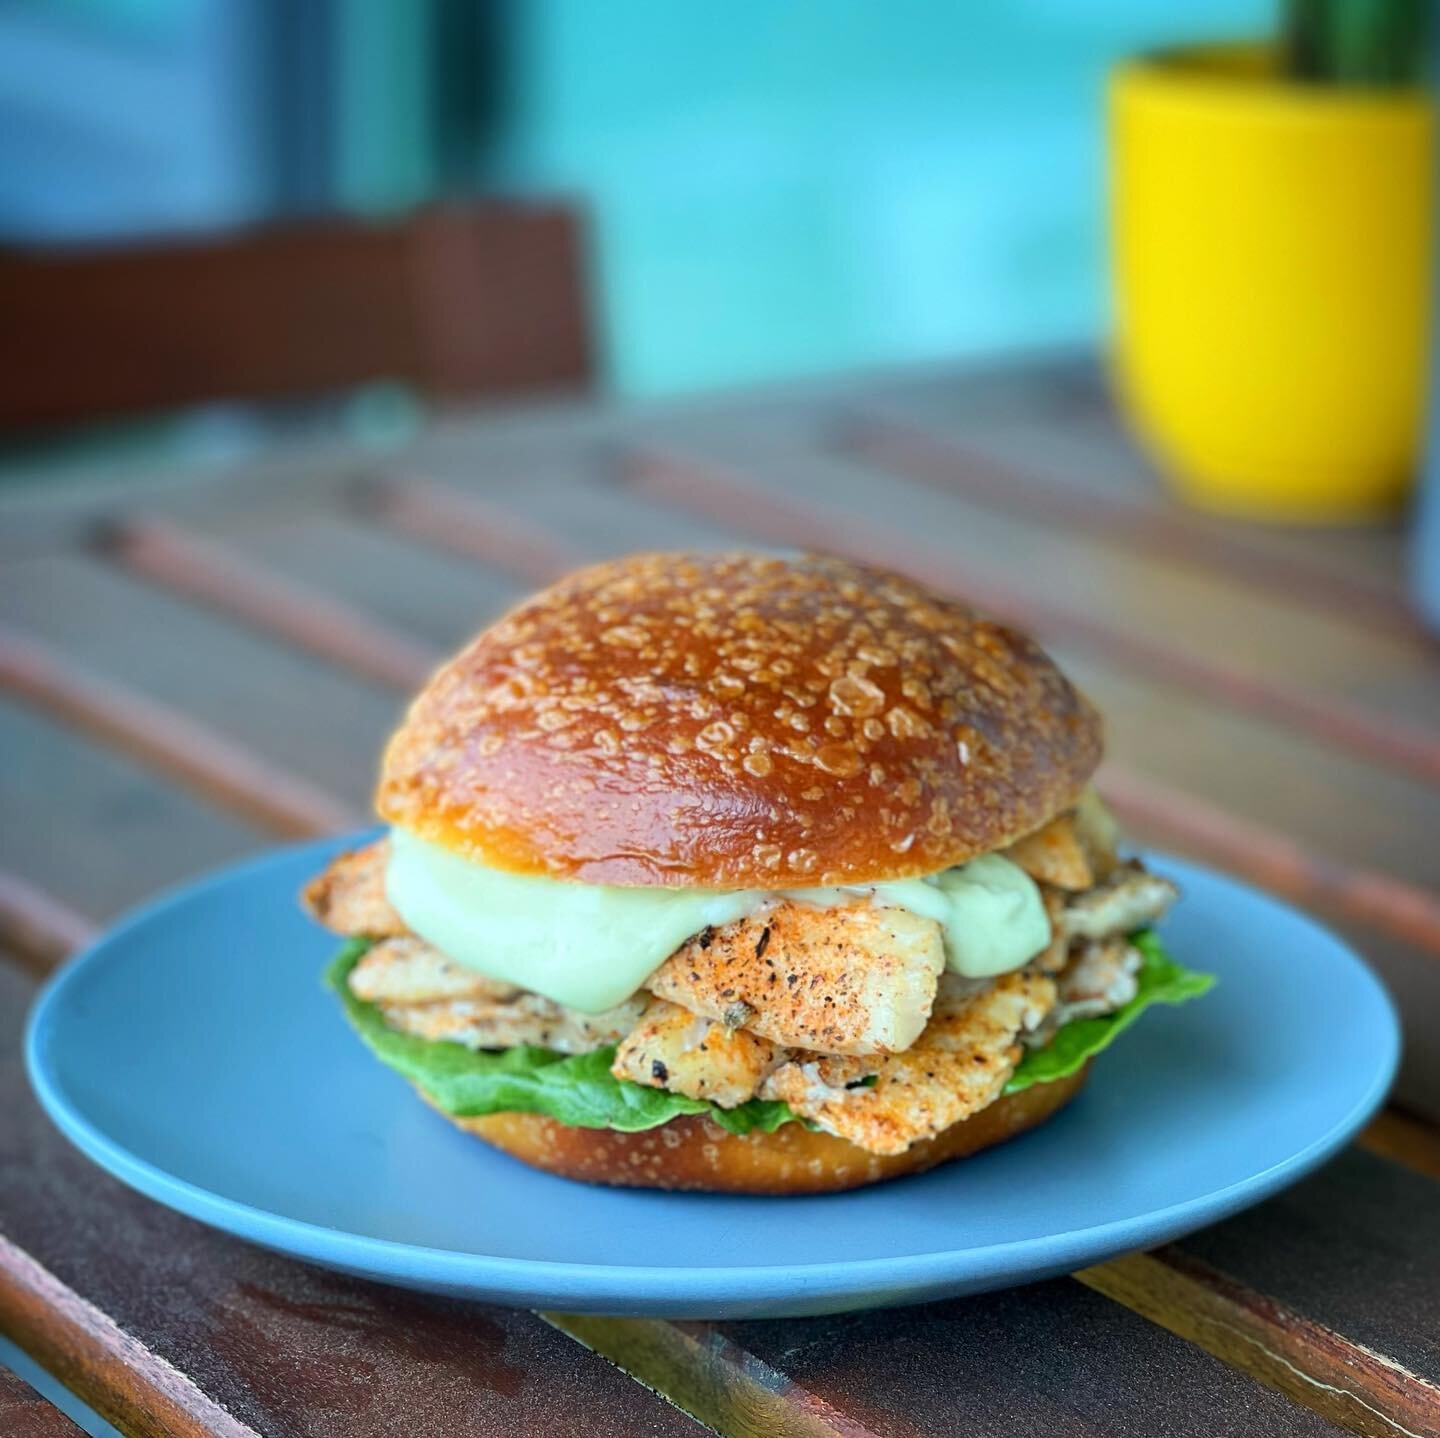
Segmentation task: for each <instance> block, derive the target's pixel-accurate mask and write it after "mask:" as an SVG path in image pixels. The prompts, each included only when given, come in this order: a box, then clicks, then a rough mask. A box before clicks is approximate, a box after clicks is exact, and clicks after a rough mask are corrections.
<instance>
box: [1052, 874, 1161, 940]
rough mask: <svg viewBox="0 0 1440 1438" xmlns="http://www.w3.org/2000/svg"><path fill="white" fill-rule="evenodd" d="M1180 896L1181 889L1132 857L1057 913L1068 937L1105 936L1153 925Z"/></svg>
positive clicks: (1102, 937) (1109, 936) (1093, 937)
mask: <svg viewBox="0 0 1440 1438" xmlns="http://www.w3.org/2000/svg"><path fill="white" fill-rule="evenodd" d="M1179 897H1180V890H1179V889H1177V888H1176V887H1175V885H1174V884H1172V883H1171V882H1170V880H1169V879H1162V878H1161V877H1160V876H1159V875H1158V874H1152V873H1150V872H1149V871H1148V870H1146V869H1145V868H1144V866H1143V865H1141V864H1139V863H1137V862H1136V861H1135V860H1131V861H1130V862H1129V863H1128V864H1122V865H1120V867H1119V868H1117V869H1116V870H1115V872H1114V873H1113V874H1112V875H1111V876H1110V878H1109V879H1108V880H1107V881H1106V882H1105V883H1103V884H1101V885H1100V886H1099V887H1098V888H1094V889H1091V890H1090V891H1089V893H1085V894H1079V895H1077V896H1076V897H1075V898H1073V899H1071V900H1069V901H1068V902H1067V903H1066V905H1065V909H1064V911H1063V913H1062V914H1061V916H1060V927H1061V931H1062V932H1063V933H1064V934H1065V935H1066V937H1067V938H1071V939H1108V938H1111V937H1113V936H1114V935H1117V934H1128V933H1132V932H1133V931H1134V930H1136V929H1139V928H1143V927H1144V926H1145V925H1146V924H1153V923H1154V922H1155V921H1156V920H1157V919H1159V918H1160V917H1161V916H1162V915H1163V914H1164V913H1165V912H1166V910H1168V909H1169V907H1170V905H1171V904H1173V903H1174V902H1175V900H1176V899H1178V898H1179Z"/></svg>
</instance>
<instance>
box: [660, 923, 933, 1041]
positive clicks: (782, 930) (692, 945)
mask: <svg viewBox="0 0 1440 1438" xmlns="http://www.w3.org/2000/svg"><path fill="white" fill-rule="evenodd" d="M944 966H945V951H944V947H943V945H942V943H941V937H940V926H939V925H938V924H937V923H936V922H935V921H934V920H933V919H925V918H921V917H920V916H919V915H918V914H912V913H910V912H908V911H907V910H905V909H895V908H885V907H882V906H880V905H875V904H871V903H869V902H858V903H853V904H846V905H844V906H842V907H840V908H834V909H821V908H816V907H815V906H814V905H811V904H804V903H797V902H794V901H792V900H785V901H784V902H781V903H777V904H774V905H771V906H769V907H767V908H765V909H763V910H762V911H760V912H759V913H756V914H752V915H751V916H750V917H749V918H746V919H740V920H738V921H737V922H735V923H733V924H726V925H725V926H724V927H723V928H719V929H707V930H706V931H705V932H704V933H701V934H698V935H697V936H696V937H695V938H693V939H691V940H690V941H689V943H687V944H685V945H684V946H682V947H681V948H680V949H678V950H677V951H676V952H675V953H674V954H673V955H672V956H671V957H670V958H668V959H667V960H666V961H665V962H664V963H663V964H662V965H661V966H660V968H658V969H657V970H656V971H655V973H653V974H652V975H651V976H650V978H649V979H648V980H647V982H646V987H647V988H648V989H649V990H650V992H651V993H653V994H655V995H657V996H658V997H660V998H664V999H669V1000H670V1001H671V1002H672V1003H677V1004H679V1005H680V1006H681V1007H682V1008H687V1009H689V1010H690V1011H691V1012H692V1013H697V1014H703V1015H704V1016H705V1017H706V1018H712V1019H720V1020H721V1021H722V1022H724V1023H725V1024H727V1025H728V1026H729V1027H730V1028H745V1029H749V1030H750V1031H751V1032H753V1033H756V1034H759V1035H760V1036H761V1037H762V1038H767V1039H770V1040H772V1041H773V1042H774V1043H777V1044H782V1045H784V1046H786V1047H787V1048H803V1049H817V1050H819V1051H820V1052H822V1053H842V1054H845V1053H848V1054H865V1053H888V1052H894V1051H897V1050H900V1049H905V1048H909V1046H910V1045H911V1044H913V1043H914V1042H915V1040H916V1039H917V1038H919V1036H920V1032H921V1030H922V1029H923V1028H924V1027H925V1024H926V1021H927V1020H928V1019H929V1017H930V1008H931V1005H932V1004H933V1003H934V1000H935V985H936V980H937V979H938V978H939V975H940V971H941V970H942V969H943V968H944Z"/></svg>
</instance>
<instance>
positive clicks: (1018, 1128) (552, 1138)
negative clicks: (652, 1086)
mask: <svg viewBox="0 0 1440 1438" xmlns="http://www.w3.org/2000/svg"><path fill="white" fill-rule="evenodd" d="M1088 1072H1089V1065H1088V1064H1087V1065H1086V1066H1085V1067H1084V1068H1082V1069H1080V1070H1079V1071H1078V1072H1077V1073H1074V1074H1071V1075H1070V1076H1069V1077H1068V1078H1062V1079H1055V1080H1054V1081H1053V1082H1051V1083H1037V1084H1032V1085H1031V1086H1030V1087H1029V1088H1027V1089H1022V1090H1021V1091H1020V1092H1019V1093H1015V1094H1006V1095H1004V1096H1003V1097H1001V1098H999V1099H997V1100H996V1101H995V1102H994V1103H992V1104H991V1105H990V1106H989V1108H983V1109H981V1110H980V1112H979V1113H977V1114H974V1115H973V1116H972V1117H970V1118H967V1119H964V1120H963V1121H961V1122H960V1123H957V1124H952V1125H951V1127H949V1128H947V1129H946V1130H945V1131H944V1132H943V1133H940V1134H937V1135H936V1136H935V1137H934V1138H931V1139H926V1140H924V1141H923V1142H922V1143H917V1144H914V1145H913V1146H912V1147H910V1148H909V1149H907V1150H906V1151H905V1152H904V1153H897V1154H889V1155H881V1154H874V1153H867V1152H866V1151H865V1150H864V1149H863V1148H857V1147H856V1146H855V1145H854V1144H853V1143H849V1142H848V1141H847V1140H845V1139H843V1138H835V1137H834V1136H833V1135H831V1134H828V1133H816V1132H814V1131H813V1130H811V1129H808V1128H806V1127H805V1126H804V1125H803V1124H799V1123H787V1124H785V1125H784V1126H783V1127H781V1128H778V1129H776V1130H775V1132H774V1133H758V1132H756V1133H747V1134H734V1133H729V1132H727V1131H726V1130H725V1129H723V1128H720V1127H719V1126H718V1125H717V1124H714V1123H711V1121H710V1120H709V1119H708V1118H705V1117H704V1116H703V1115H693V1116H687V1117H685V1118H674V1119H671V1120H670V1122H669V1123H665V1124H661V1125H660V1126H659V1127H658V1128H649V1129H645V1130H643V1131H642V1132H640V1133H618V1132H616V1130H614V1129H608V1128H572V1127H571V1126H570V1125H568V1124H563V1123H560V1122H558V1121H557V1120H555V1119H553V1118H546V1117H545V1116H544V1115H543V1114H535V1113H497V1114H491V1115H489V1116H488V1117H486V1118H456V1117H455V1116H454V1115H453V1114H446V1115H445V1117H446V1118H448V1119H449V1120H450V1121H451V1122H452V1123H454V1124H458V1125H459V1126H460V1127H461V1128H463V1129H464V1130H465V1131H466V1132H467V1133H472V1134H474V1135H475V1137H476V1138H482V1139H484V1140H485V1142H486V1143H489V1144H493V1145H494V1146H495V1147H496V1148H498V1149H501V1150H502V1151H503V1152H505V1153H508V1154H511V1155H512V1156H513V1157H515V1158H518V1159H520V1160H521V1161H522V1162H523V1163H528V1164H530V1165H532V1166H533V1167H535V1168H543V1169H545V1170H546V1171H547V1172H549V1173H558V1174H560V1175H562V1176H563V1177H565V1178H578V1179H583V1180H584V1181H585V1182H587V1183H608V1184H618V1185H620V1186H622V1187H625V1188H669V1189H685V1190H689V1191H692V1192H706V1193H835V1192H838V1191H839V1190H841V1189H845V1188H859V1187H861V1186H862V1185H864V1184H867V1183H880V1182H882V1181H883V1180H885V1179H887V1178H901V1177H903V1176H904V1175H905V1174H907V1173H923V1172H924V1171H925V1170H926V1169H927V1168H934V1167H935V1166H936V1165H937V1164H941V1163H949V1161H950V1160H951V1159H953V1158H964V1157H965V1156H966V1155H967V1154H972V1153H976V1152H978V1151H979V1150H980V1149H982V1148H990V1147H991V1146H992V1145H994V1144H997V1143H1004V1141H1005V1140H1006V1139H1007V1138H1013V1137H1014V1136H1015V1135H1016V1134H1018V1133H1024V1132H1025V1130H1026V1129H1028V1128H1034V1127H1035V1125H1036V1124H1040V1123H1044V1121H1045V1120H1046V1119H1047V1118H1049V1117H1050V1115H1051V1114H1053V1113H1055V1112H1056V1111H1057V1110H1058V1109H1060V1108H1063V1107H1064V1105H1065V1104H1066V1103H1068V1102H1069V1101H1070V1099H1072V1098H1073V1097H1074V1096H1075V1095H1076V1094H1077V1093H1078V1092H1079V1091H1080V1086H1081V1084H1083V1083H1084V1082H1085V1076H1086V1074H1087V1073H1088ZM421 1097H424V1095H423V1094H422V1095H421Z"/></svg>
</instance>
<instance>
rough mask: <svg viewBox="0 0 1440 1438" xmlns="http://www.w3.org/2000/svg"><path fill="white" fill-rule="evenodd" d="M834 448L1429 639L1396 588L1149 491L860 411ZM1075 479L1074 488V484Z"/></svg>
mask: <svg viewBox="0 0 1440 1438" xmlns="http://www.w3.org/2000/svg"><path fill="white" fill-rule="evenodd" d="M836 428H837V448H838V449H839V450H840V451H841V452H842V453H844V452H849V453H853V454H855V455H857V456H860V457H862V458H864V459H865V460H866V461H867V462H869V463H872V464H878V465H881V466H882V467H885V468H888V469H890V470H893V471H894V472H895V473H897V474H902V475H904V476H905V477H906V478H908V479H912V480H915V481H918V482H919V483H922V484H927V485H931V486H934V487H938V488H940V489H942V490H944V491H945V492H947V493H955V494H960V495H963V496H964V497H965V498H966V499H969V500H972V501H975V502H978V503H982V504H986V505H991V506H994V507H996V508H999V509H1004V510H1008V511H1013V512H1015V513H1018V514H1022V515H1026V516H1029V517H1032V518H1034V519H1037V520H1038V521H1040V522H1043V523H1044V524H1046V525H1047V526H1050V527H1063V528H1072V527H1073V528H1077V529H1080V530H1083V531H1086V532H1089V533H1093V534H1096V535H1099V536H1100V537H1102V538H1104V539H1105V540H1107V541H1110V542H1113V541H1116V540H1118V541H1120V542H1123V543H1126V544H1130V545H1134V546H1138V547H1142V548H1144V549H1147V550H1150V551H1153V552H1158V553H1164V554H1166V555H1168V556H1170V557H1172V558H1174V559H1177V560H1180V561H1183V562H1186V563H1191V564H1197V565H1199V566H1202V567H1204V568H1207V569H1213V570H1217V571H1220V572H1222V573H1225V574H1229V575H1231V576H1233V577H1234V578H1236V579H1237V580H1240V581H1242V582H1244V583H1245V584H1248V585H1254V586H1257V587H1259V588H1264V589H1273V590H1275V591H1276V592H1278V593H1281V594H1284V595H1287V596H1300V597H1303V598H1304V599H1305V600H1307V601H1308V602H1312V603H1314V604H1317V605H1320V606H1323V607H1325V608H1327V609H1331V610H1333V611H1334V612H1336V613H1344V614H1345V615H1346V616H1347V617H1350V618H1355V617H1357V616H1358V617H1360V618H1362V619H1364V621H1365V622H1367V623H1370V624H1373V625H1375V626H1377V627H1380V628H1383V629H1386V630H1390V631H1392V632H1396V633H1401V634H1405V635H1409V636H1413V637H1416V638H1421V639H1423V638H1425V635H1424V632H1423V631H1422V630H1421V629H1420V626H1419V624H1418V621H1417V620H1416V618H1415V615H1414V613H1413V612H1412V611H1411V609H1410V608H1409V606H1408V604H1407V603H1406V600H1405V597H1404V595H1403V593H1402V592H1401V589H1400V587H1399V586H1398V585H1396V584H1394V583H1393V582H1392V583H1388V584H1381V583H1376V582H1373V581H1371V580H1367V579H1365V578H1362V577H1361V576H1359V575H1356V574H1347V573H1344V572H1341V573H1339V574H1337V573H1336V571H1335V568H1334V566H1327V565H1321V564H1317V563H1315V562H1313V561H1311V560H1309V559H1306V558H1302V557H1300V556H1299V555H1297V554H1296V553H1294V552H1293V551H1285V550H1282V549H1279V548H1277V547H1276V546H1275V545H1273V544H1267V543H1265V540H1264V531H1263V530H1261V529H1256V528H1246V527H1242V526H1238V525H1235V524H1229V525H1225V524H1222V523H1219V522H1217V521H1213V520H1210V519H1209V518H1208V517H1207V516H1204V515H1200V514H1197V513H1195V512H1193V511H1187V510H1184V509H1182V508H1180V507H1179V506H1176V505H1168V504H1166V503H1164V502H1163V499H1162V496H1161V495H1160V494H1159V492H1158V491H1156V490H1154V489H1153V488H1152V489H1151V490H1149V491H1148V493H1145V494H1143V495H1137V494H1135V493H1130V494H1126V495H1124V496H1121V495H1119V494H1117V493H1116V492H1115V491H1114V490H1109V491H1108V492H1107V491H1105V490H1102V489H1100V488H1099V487H1097V486H1096V485H1094V484H1086V483H1084V482H1083V478H1084V471H1083V470H1079V469H1071V470H1069V471H1068V472H1067V475H1066V478H1065V479H1064V480H1059V479H1054V478H1049V477H1047V476H1045V475H1043V474H1040V473H1037V472H1036V471H1035V470H1034V469H1032V468H1029V467H1026V466H1022V465H1019V464H1015V463H1005V462H1003V461H1000V460H997V459H995V458H993V457H992V456H989V455H987V454H985V453H984V452H983V451H981V450H979V449H977V448H976V447H974V446H973V444H972V445H965V444H963V443H957V442H955V441H954V440H951V439H947V438H943V437H939V436H937V435H936V434H935V433H934V432H933V430H929V431H927V430H926V429H924V428H921V427H920V426H919V425H917V424H914V423H907V422H905V421H903V420H897V419H893V418H886V417H884V416H878V417H867V416H866V415H865V414H864V412H863V409H862V411H861V412H858V413H856V414H855V415H853V416H850V417H847V419H846V420H844V421H842V422H841V423H840V424H839V425H838V426H837V427H836ZM1077 481H1078V482H1077Z"/></svg>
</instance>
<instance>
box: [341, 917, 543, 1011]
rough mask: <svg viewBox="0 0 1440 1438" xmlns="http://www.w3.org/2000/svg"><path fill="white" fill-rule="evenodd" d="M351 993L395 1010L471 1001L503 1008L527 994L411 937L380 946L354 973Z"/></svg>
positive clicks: (351, 973)
mask: <svg viewBox="0 0 1440 1438" xmlns="http://www.w3.org/2000/svg"><path fill="white" fill-rule="evenodd" d="M350 991H351V993H353V994H354V995H355V996H356V997H357V998H362V999H366V1000H368V1001H369V1002H371V1003H392V1004H428V1003H434V1002H436V1001H437V1000H440V999H467V998H468V999H490V1000H493V1001H495V1002H504V1001H506V1000H509V999H512V998H514V997H515V996H516V995H517V994H520V993H522V992H524V991H523V990H522V989H520V988H519V987H517V986H516V985H515V984H507V983H504V982H502V981H501V980H499V979H487V978H486V977H485V975H484V974H477V973H476V972H475V970H474V969H467V968H465V967H464V966H463V965H461V964H457V963H455V962H454V961H453V960H451V959H447V958H446V957H445V955H444V954H442V953H441V952H440V950H439V949H435V948H431V946H430V945H429V944H427V943H426V942H425V941H424V940H423V939H417V938H414V937H412V936H410V935H408V934H407V935H406V936H405V937H404V938H400V939H384V940H382V941H381V942H380V943H378V944H376V945H375V947H374V948H372V949H371V950H370V951H369V952H368V953H367V954H366V955H365V957H364V958H363V959H361V960H360V962H359V963H358V964H356V965H355V967H354V968H353V969H351V970H350Z"/></svg>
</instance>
